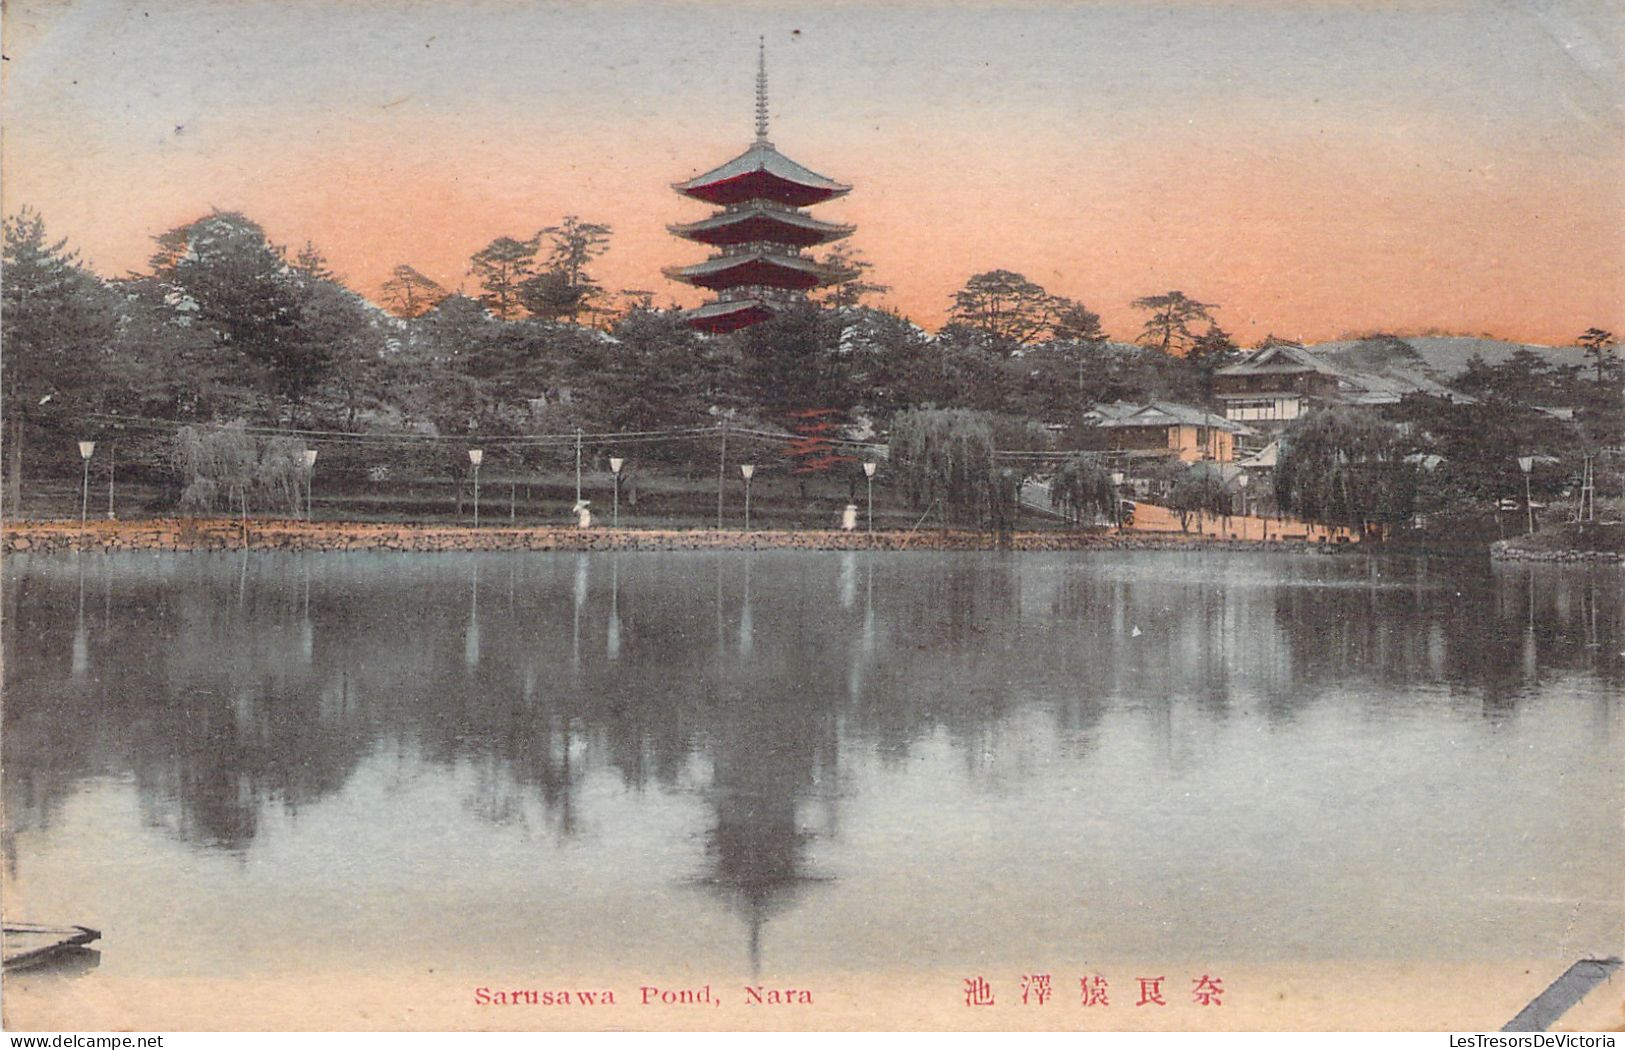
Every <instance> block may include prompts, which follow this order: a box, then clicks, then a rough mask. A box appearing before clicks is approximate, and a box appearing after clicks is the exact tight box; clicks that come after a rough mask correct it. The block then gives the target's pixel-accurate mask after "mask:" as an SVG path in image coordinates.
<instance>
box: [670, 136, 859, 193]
mask: <svg viewBox="0 0 1625 1050" xmlns="http://www.w3.org/2000/svg"><path fill="white" fill-rule="evenodd" d="M672 188H673V189H675V190H676V191H677V192H678V193H681V194H683V195H684V196H688V197H693V198H694V199H695V200H702V201H705V202H707V203H709V204H743V203H744V202H745V201H752V200H770V201H778V202H779V203H780V204H788V205H790V206H791V207H794V208H805V207H807V206H808V205H809V204H818V203H819V202H821V201H827V200H831V199H833V198H835V197H840V196H844V195H845V194H848V193H851V192H852V187H851V186H848V185H846V184H845V183H840V182H836V181H835V180H834V179H831V178H827V177H825V176H823V175H820V174H818V173H817V172H816V171H813V170H811V169H809V168H804V167H802V166H801V165H800V164H797V163H796V162H795V161H793V160H791V159H790V158H789V157H786V156H785V155H784V154H782V153H780V152H779V151H778V150H776V149H774V148H773V143H771V142H768V141H767V140H766V139H763V138H758V139H757V140H756V141H755V142H753V143H751V145H750V148H749V149H747V150H746V151H745V152H743V153H741V154H740V155H739V156H737V157H735V158H734V159H733V160H730V161H729V162H728V163H726V164H724V165H722V166H721V167H717V168H712V169H711V170H710V171H708V172H706V173H705V174H704V175H697V176H695V177H694V178H692V179H689V180H688V181H687V182H677V183H673V184H672Z"/></svg>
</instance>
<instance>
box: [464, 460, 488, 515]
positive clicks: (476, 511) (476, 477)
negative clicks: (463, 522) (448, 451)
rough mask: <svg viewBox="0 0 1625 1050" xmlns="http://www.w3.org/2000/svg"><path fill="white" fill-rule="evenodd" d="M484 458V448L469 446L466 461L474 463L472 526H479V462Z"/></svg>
mask: <svg viewBox="0 0 1625 1050" xmlns="http://www.w3.org/2000/svg"><path fill="white" fill-rule="evenodd" d="M484 459H485V450H484V449H480V448H471V449H469V450H468V461H469V462H470V463H472V464H473V465H474V527H475V528H476V529H477V528H479V527H480V463H481V461H483V460H484Z"/></svg>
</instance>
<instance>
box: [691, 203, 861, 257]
mask: <svg viewBox="0 0 1625 1050" xmlns="http://www.w3.org/2000/svg"><path fill="white" fill-rule="evenodd" d="M666 228H667V229H668V230H670V231H671V232H672V233H674V234H676V235H677V236H679V237H685V238H687V239H688V240H691V241H699V242H700V243H702V244H714V245H719V246H722V245H734V244H750V243H752V242H762V241H765V242H769V243H773V244H788V245H793V246H795V247H797V248H811V247H813V246H814V245H818V244H828V243H830V242H831V241H838V240H840V239H841V238H843V237H849V236H851V235H852V231H853V230H854V229H856V227H853V226H847V225H843V224H841V223H835V222H825V221H823V220H822V219H815V218H813V217H812V216H811V215H806V214H803V213H802V212H799V211H791V210H789V209H787V208H781V207H775V206H773V205H771V204H769V203H766V202H763V201H752V202H750V203H748V204H746V205H744V206H743V207H738V208H731V209H729V210H728V211H719V212H717V213H716V214H714V215H711V216H708V217H706V218H704V219H701V220H699V221H698V222H684V223H673V224H672V225H670V226H668V227H666Z"/></svg>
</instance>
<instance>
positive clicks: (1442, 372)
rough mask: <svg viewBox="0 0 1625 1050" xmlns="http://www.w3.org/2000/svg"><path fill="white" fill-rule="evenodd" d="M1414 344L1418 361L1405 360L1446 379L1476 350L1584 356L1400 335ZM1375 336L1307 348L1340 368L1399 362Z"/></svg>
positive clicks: (1496, 356) (1497, 355) (1494, 357)
mask: <svg viewBox="0 0 1625 1050" xmlns="http://www.w3.org/2000/svg"><path fill="white" fill-rule="evenodd" d="M1402 338H1403V340H1404V342H1406V343H1409V344H1410V345H1411V346H1412V347H1415V349H1416V352H1417V355H1418V357H1419V358H1420V362H1417V361H1415V360H1412V361H1409V362H1405V363H1406V364H1409V365H1411V366H1414V367H1419V368H1420V369H1421V370H1422V371H1423V372H1425V373H1427V374H1428V375H1430V376H1432V377H1433V378H1434V379H1438V380H1441V381H1448V380H1449V379H1451V378H1453V377H1455V376H1457V375H1459V374H1460V373H1461V372H1462V371H1464V370H1465V369H1466V368H1467V362H1468V361H1469V360H1470V359H1471V358H1472V357H1473V355H1474V354H1477V355H1478V356H1479V357H1481V358H1483V359H1484V363H1485V364H1490V365H1495V364H1500V363H1501V362H1502V361H1505V360H1506V359H1507V358H1509V357H1511V356H1512V355H1513V353H1514V352H1515V351H1518V350H1532V351H1534V352H1535V353H1537V354H1539V355H1541V357H1543V358H1545V359H1546V360H1548V361H1551V362H1552V363H1554V364H1564V365H1583V364H1584V363H1585V357H1584V355H1583V354H1582V352H1581V351H1580V349H1579V348H1578V347H1573V346H1537V345H1535V344H1533V343H1511V342H1507V341H1506V340H1503V339H1484V338H1480V337H1477V336H1467V335H1419V336H1405V337H1402ZM1375 342H1376V341H1375V340H1365V339H1360V340H1356V339H1344V340H1338V341H1336V342H1330V343H1318V344H1316V345H1314V346H1311V347H1309V349H1310V350H1311V351H1313V352H1315V353H1317V354H1320V355H1321V356H1322V357H1324V358H1326V360H1327V361H1328V362H1330V363H1331V364H1333V365H1337V366H1339V367H1343V368H1349V369H1354V370H1364V369H1370V368H1376V369H1377V370H1381V369H1382V368H1383V366H1384V365H1401V362H1400V361H1398V360H1393V361H1386V360H1383V357H1384V354H1383V353H1382V352H1381V351H1380V350H1377V349H1375V348H1374V343H1375Z"/></svg>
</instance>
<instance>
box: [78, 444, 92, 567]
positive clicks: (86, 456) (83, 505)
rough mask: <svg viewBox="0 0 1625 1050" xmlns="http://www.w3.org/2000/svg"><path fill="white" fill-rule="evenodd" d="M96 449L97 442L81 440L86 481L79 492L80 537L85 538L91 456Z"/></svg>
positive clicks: (80, 452)
mask: <svg viewBox="0 0 1625 1050" xmlns="http://www.w3.org/2000/svg"><path fill="white" fill-rule="evenodd" d="M95 451H96V442H94V441H81V442H79V458H80V459H82V460H84V461H85V481H84V485H83V486H82V489H81V491H80V494H79V539H80V541H81V542H83V541H84V538H85V518H86V517H87V516H88V515H89V511H90V457H91V455H92V454H93V453H94V452H95Z"/></svg>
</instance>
